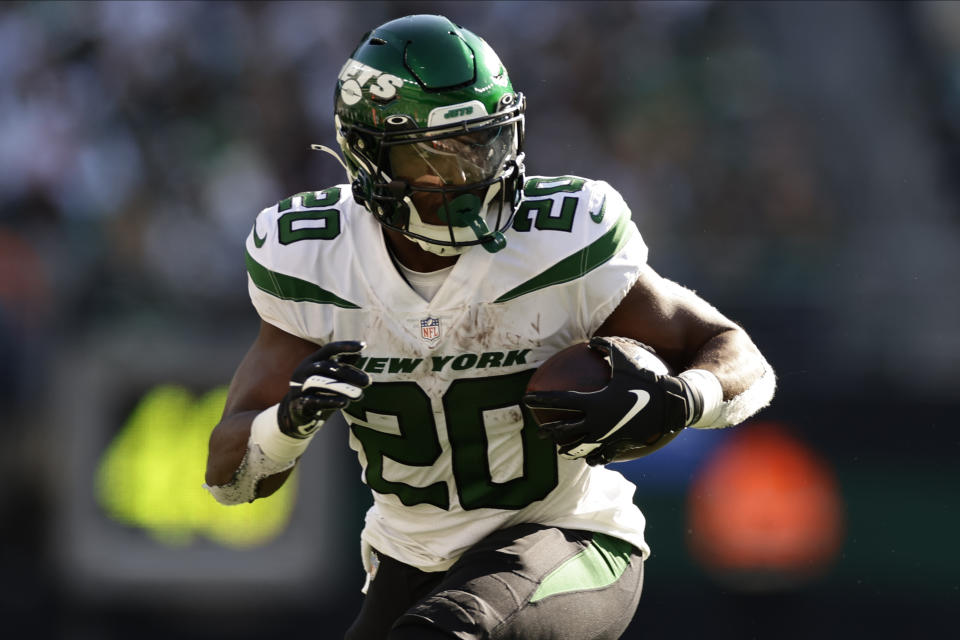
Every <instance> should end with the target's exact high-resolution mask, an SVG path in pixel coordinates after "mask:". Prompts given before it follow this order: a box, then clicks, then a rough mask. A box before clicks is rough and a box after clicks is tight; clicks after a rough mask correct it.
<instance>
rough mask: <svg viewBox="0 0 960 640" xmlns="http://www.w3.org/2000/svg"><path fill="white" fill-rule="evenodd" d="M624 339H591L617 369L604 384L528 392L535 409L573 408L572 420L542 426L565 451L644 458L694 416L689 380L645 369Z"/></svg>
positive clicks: (589, 456)
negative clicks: (586, 389) (585, 388)
mask: <svg viewBox="0 0 960 640" xmlns="http://www.w3.org/2000/svg"><path fill="white" fill-rule="evenodd" d="M622 340H624V339H623V338H620V339H613V340H610V339H607V338H599V337H595V338H592V339H591V340H590V345H589V346H590V348H592V349H596V350H597V351H600V352H601V353H603V354H604V355H607V356H609V357H610V362H611V365H612V369H613V373H612V377H611V378H610V382H609V383H607V386H606V387H604V388H603V389H600V390H599V391H592V392H580V391H538V392H533V393H528V394H526V395H525V396H524V397H523V401H524V403H525V404H526V405H527V406H528V407H530V408H532V409H566V410H570V411H571V417H570V419H568V420H560V421H557V422H549V423H546V424H543V425H541V426H540V429H541V437H544V438H550V439H551V440H553V441H554V442H555V443H556V444H557V445H559V447H560V455H561V456H563V457H565V458H569V459H576V458H583V457H586V461H587V463H588V464H591V465H595V464H606V463H607V462H611V461H614V460H625V459H630V458H636V457H640V456H642V455H646V454H647V453H649V452H651V451H653V450H655V449H657V448H659V447H660V446H663V445H664V444H666V442H669V440H672V439H673V437H674V436H675V435H676V434H677V433H679V432H680V431H681V430H682V429H683V428H684V427H685V426H686V425H687V424H690V422H691V420H690V419H691V418H692V417H694V416H693V415H692V414H694V413H695V408H694V407H690V406H689V405H690V404H691V403H689V402H688V400H687V388H688V386H689V385H688V383H687V382H686V381H685V380H683V379H681V378H677V377H675V376H670V375H659V374H656V373H654V372H653V371H650V370H648V369H643V368H640V367H639V366H638V365H637V364H636V363H635V362H634V361H633V359H631V358H630V356H629V354H627V353H625V352H624V351H623V349H622V348H621V346H620V344H618V341H622ZM631 342H634V341H631ZM634 344H636V345H638V346H641V347H643V348H645V349H648V350H649V348H648V347H646V346H645V345H641V344H640V343H637V342H634ZM693 397H695V396H693Z"/></svg>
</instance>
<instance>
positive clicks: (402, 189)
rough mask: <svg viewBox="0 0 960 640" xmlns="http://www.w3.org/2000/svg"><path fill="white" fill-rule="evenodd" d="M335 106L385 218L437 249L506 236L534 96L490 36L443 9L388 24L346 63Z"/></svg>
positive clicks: (363, 198)
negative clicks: (524, 90)
mask: <svg viewBox="0 0 960 640" xmlns="http://www.w3.org/2000/svg"><path fill="white" fill-rule="evenodd" d="M335 109H336V118H335V123H336V130H337V131H336V133H337V142H338V143H339V144H340V149H341V150H342V152H343V156H344V159H345V161H346V169H347V173H348V174H349V177H350V180H351V183H352V187H353V196H354V198H355V199H356V200H357V202H359V203H360V204H362V205H364V206H365V207H366V208H367V209H369V210H370V211H371V212H372V213H373V215H374V216H376V218H377V220H379V221H380V223H381V224H383V225H384V226H386V227H389V228H391V229H396V230H398V231H401V232H402V233H404V234H405V235H406V236H407V237H409V238H410V239H412V240H413V241H415V242H417V244H419V245H420V247H421V248H423V249H425V250H427V251H430V252H432V253H435V254H438V255H455V254H458V253H461V252H462V251H463V250H464V249H465V248H466V247H469V246H472V245H477V244H480V245H482V246H483V247H484V248H485V249H486V250H487V251H490V252H496V251H499V250H500V249H502V248H503V247H504V246H505V245H506V240H505V239H504V236H503V232H504V231H505V230H506V229H507V228H508V227H509V226H510V224H511V221H512V219H513V215H514V213H515V211H516V209H517V206H518V205H519V202H520V196H521V193H522V190H523V172H524V167H523V152H522V149H523V111H524V98H523V95H522V94H520V93H515V92H514V90H513V87H512V85H511V84H510V79H509V77H508V76H507V71H506V69H505V68H504V67H503V64H501V62H500V59H499V58H498V57H497V54H496V53H494V51H493V49H491V48H490V46H489V45H488V44H487V43H486V42H484V41H483V40H482V39H481V38H479V37H477V36H476V35H474V34H473V33H471V32H470V31H467V30H466V29H463V28H461V27H458V26H457V25H455V24H453V23H452V22H450V20H448V19H447V18H444V17H442V16H430V15H415V16H407V17H405V18H399V19H397V20H393V21H391V22H388V23H386V24H384V25H382V26H380V27H378V28H376V29H374V30H373V31H371V32H370V33H367V34H366V35H365V36H364V37H363V39H362V40H361V42H360V44H359V46H358V47H357V48H356V50H354V52H353V54H351V56H350V59H349V60H347V63H346V64H345V65H344V66H343V68H342V69H341V71H340V75H339V77H338V80H337V89H336V94H335ZM418 193H419V194H421V195H417V196H416V198H415V199H416V200H417V201H418V202H420V204H421V207H429V209H430V211H418V209H417V206H416V205H415V204H414V198H411V196H414V195H415V194H418ZM424 203H428V204H427V205H424ZM424 217H427V218H428V219H430V222H427V221H425V220H424Z"/></svg>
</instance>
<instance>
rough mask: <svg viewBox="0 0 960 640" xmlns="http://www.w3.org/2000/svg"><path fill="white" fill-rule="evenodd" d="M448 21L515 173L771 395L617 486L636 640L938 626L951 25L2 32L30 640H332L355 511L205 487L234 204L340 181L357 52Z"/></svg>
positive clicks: (957, 397) (105, 25) (373, 9)
mask: <svg viewBox="0 0 960 640" xmlns="http://www.w3.org/2000/svg"><path fill="white" fill-rule="evenodd" d="M409 13H444V14H446V15H448V16H449V17H450V18H452V19H453V20H454V21H456V22H458V23H460V24H462V25H463V26H465V27H468V28H470V29H471V30H473V31H475V32H477V33H478V34H480V35H481V36H483V37H485V38H486V39H487V40H488V41H489V42H490V44H491V45H492V46H493V47H494V49H495V50H496V51H497V52H498V53H499V54H500V56H501V58H502V59H503V61H504V63H505V64H506V65H507V67H508V69H509V70H510V73H511V76H512V78H513V81H514V86H515V87H517V88H518V89H519V90H522V91H524V92H525V93H526V94H527V96H528V99H529V111H528V114H527V132H528V135H527V140H528V148H527V157H528V168H529V170H530V172H531V173H536V174H547V175H551V174H554V175H555V174H571V173H572V174H578V175H583V176H588V177H597V178H603V179H606V180H608V181H609V182H611V183H612V184H613V185H614V186H615V187H616V188H618V189H619V190H620V191H621V192H622V193H623V194H624V196H625V197H626V199H627V201H628V202H629V203H631V205H632V209H633V212H634V218H635V220H636V222H637V223H638V225H639V226H640V229H641V231H642V232H643V233H644V235H645V237H646V239H647V242H648V244H649V245H650V246H651V258H650V260H651V263H652V264H653V265H654V267H655V268H657V269H658V270H659V271H660V272H661V273H663V274H664V275H666V276H668V277H671V278H673V279H676V280H679V281H681V282H683V283H685V284H687V285H688V286H691V287H693V288H695V289H697V290H698V291H699V292H700V293H701V294H702V295H704V296H705V297H706V298H707V299H708V300H710V301H712V302H713V303H715V304H716V305H717V306H719V307H720V308H721V309H722V310H724V311H725V312H726V313H727V314H728V315H730V316H731V317H733V318H734V319H736V320H737V321H739V322H741V323H742V324H743V325H745V326H746V327H747V329H748V330H749V331H750V332H751V334H752V335H753V336H754V338H755V340H756V341H757V342H758V344H759V345H760V346H761V348H762V349H763V350H764V351H765V352H766V354H767V355H768V357H769V359H770V360H771V362H772V363H773V364H774V366H775V368H776V369H777V371H778V374H779V377H780V387H779V393H778V396H777V398H776V400H775V404H774V406H772V407H771V408H770V409H768V410H767V411H765V412H764V413H763V414H762V415H761V416H760V417H759V418H758V419H757V420H754V421H752V422H750V423H749V424H747V425H745V426H743V427H740V428H739V429H736V430H728V431H722V432H709V433H700V432H698V433H692V434H690V433H685V434H683V435H682V437H681V438H678V439H677V440H676V441H675V442H674V443H673V444H671V446H670V447H668V448H667V449H664V450H663V451H661V452H658V453H657V454H656V455H654V456H651V457H650V458H649V459H646V460H642V461H636V462H632V463H627V464H624V465H622V466H621V468H622V470H623V471H624V473H626V474H627V475H629V476H630V477H631V478H632V479H633V480H634V481H635V482H636V483H637V484H638V487H639V488H638V491H637V496H636V500H637V502H638V503H639V504H640V505H641V507H642V508H643V509H644V511H645V512H646V514H647V516H648V536H649V539H650V541H651V544H652V547H653V549H654V554H653V558H652V559H651V561H650V562H649V563H648V564H647V576H646V589H645V594H644V597H643V599H642V600H641V604H640V609H639V613H638V616H637V619H636V621H635V623H634V624H633V625H632V626H631V629H630V631H629V632H628V635H627V637H629V638H641V637H642V638H666V637H670V638H691V637H701V636H706V635H709V636H710V637H714V638H738V639H739V638H810V637H824V638H846V637H849V636H850V635H851V634H857V635H865V634H870V635H871V636H872V637H874V638H901V637H928V636H933V635H935V634H936V635H937V636H938V637H939V636H943V635H950V631H949V629H951V628H955V625H956V623H955V621H954V620H955V617H956V614H957V613H958V611H960V559H958V554H957V544H956V541H957V540H958V539H960V512H958V502H957V501H958V498H957V496H958V495H960V477H958V474H957V457H958V452H960V438H958V436H957V426H956V424H955V422H954V421H955V419H956V414H957V410H958V409H960V393H958V387H960V385H958V378H960V294H958V289H960V284H958V280H960V277H958V276H960V208H958V204H960V3H951V2H942V3H941V2H925V3H921V2H914V3H904V4H901V3H886V2H874V3H854V2H845V3H801V2H796V3H794V2H790V3H782V2H771V3H760V2H748V3H734V2H730V3H725V2H724V3H721V2H709V1H701V2H644V3H628V2H617V3H606V2H590V3H585V4H581V3H577V2H558V3H552V2H551V3H534V2H531V3H520V2H490V3H471V2H452V3H435V2H409V3H408V2H395V3H380V2H357V3H285V2H272V3H261V2H245V3H239V2H215V3H213V2H211V3H193V2H169V3H164V2H130V3H126V2H118V3H113V2H82V3H67V2H9V3H4V4H3V5H2V6H0V487H2V488H0V612H2V613H3V614H4V620H5V621H6V622H7V625H8V628H9V629H15V628H18V627H19V628H21V629H23V630H25V631H27V630H28V631H29V633H30V635H31V637H35V638H69V639H72V638H114V637H116V638H121V637H122V638H126V637H139V638H198V639H199V638H232V639H237V638H253V637H263V636H264V635H265V634H269V635H270V636H275V635H280V634H285V635H287V636H289V637H292V638H301V637H302V638H307V637H310V638H335V637H340V635H341V634H342V631H343V630H344V629H345V628H346V626H347V625H348V624H349V622H350V621H351V619H352V617H353V615H354V613H355V612H356V610H357V607H358V606H359V602H360V594H359V589H360V587H361V584H362V578H363V577H362V575H361V568H360V564H359V555H358V541H357V535H358V533H359V530H360V526H361V519H362V514H363V511H364V509H365V508H366V506H367V504H368V502H369V498H368V497H367V494H366V491H365V489H364V488H363V487H362V486H361V485H360V483H359V480H358V475H359V474H358V471H359V468H358V466H357V463H356V462H355V459H354V457H353V455H352V453H351V452H349V451H348V450H347V449H346V445H345V442H346V437H345V435H344V433H343V430H342V429H338V428H335V427H331V428H327V429H325V430H324V432H323V433H322V436H321V438H320V441H319V442H317V443H315V444H314V446H313V447H311V449H310V451H309V452H308V455H307V464H305V465H303V467H302V470H301V471H300V472H298V474H299V475H298V476H297V477H296V481H295V482H291V483H290V486H289V487H288V488H287V489H285V490H284V491H285V492H284V493H282V494H278V495H277V496H276V497H274V498H272V499H271V500H269V501H264V502H262V503H257V504H254V505H250V506H244V507H238V508H236V509H234V510H230V509H226V508H221V507H219V506H217V505H216V504H215V503H213V501H212V499H209V498H208V497H207V496H206V495H205V494H204V492H203V491H202V490H201V489H200V484H201V482H202V475H203V461H204V457H205V446H206V445H205V441H206V437H207V434H208V432H209V429H210V427H211V426H212V424H213V423H214V422H215V421H216V419H217V416H218V413H219V410H220V408H221V406H222V402H223V388H224V385H226V384H227V383H228V381H229V377H230V375H231V373H232V371H233V368H234V367H235V366H236V364H237V363H238V362H239V359H240V358H241V356H242V354H243V352H244V350H245V348H246V346H247V345H248V344H249V342H250V341H251V340H252V338H253V337H254V335H255V331H256V317H255V314H254V312H253V311H252V309H251V308H250V306H249V304H248V301H247V297H246V285H245V275H244V267H243V259H242V248H241V247H242V242H243V239H244V237H245V236H246V234H247V232H248V230H249V226H250V224H251V222H252V220H253V218H254V216H255V215H256V213H257V212H258V211H259V210H260V209H261V208H262V207H264V206H267V205H269V204H271V203H273V202H276V201H277V200H279V199H281V198H282V197H284V196H286V195H289V194H292V193H296V192H299V191H303V190H305V189H313V188H321V187H325V186H328V185H330V184H334V183H336V182H339V181H341V180H342V173H341V169H340V167H339V166H338V165H337V164H336V163H334V162H333V161H332V160H331V159H330V158H329V157H327V156H326V155H323V154H317V153H311V152H310V151H309V150H308V144H309V143H311V142H319V143H323V144H327V145H333V144H334V139H333V134H332V113H331V111H332V92H333V82H334V79H335V77H336V74H337V72H338V71H339V68H340V66H341V65H342V64H343V62H344V61H345V59H346V58H347V56H348V55H349V53H350V51H351V50H352V48H353V46H354V45H355V43H356V42H357V41H358V39H359V37H360V35H361V34H362V33H363V32H364V31H366V30H367V29H369V28H372V27H373V26H375V25H377V24H380V23H382V22H384V21H386V20H388V19H392V18H394V17H399V16H401V15H405V14H409Z"/></svg>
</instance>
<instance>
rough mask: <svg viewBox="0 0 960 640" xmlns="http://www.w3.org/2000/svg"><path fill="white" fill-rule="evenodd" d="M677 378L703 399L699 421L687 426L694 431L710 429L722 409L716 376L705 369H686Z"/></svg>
mask: <svg viewBox="0 0 960 640" xmlns="http://www.w3.org/2000/svg"><path fill="white" fill-rule="evenodd" d="M678 377H679V378H682V379H683V380H685V381H686V382H687V384H689V385H690V386H691V387H693V388H694V389H695V390H696V391H697V392H699V394H700V397H701V398H702V399H703V412H702V413H701V414H700V419H699V420H697V421H696V422H694V423H693V424H690V425H687V426H689V427H693V428H694V429H709V428H711V427H712V426H713V425H714V423H715V422H716V421H717V419H718V418H719V417H720V411H721V409H722V407H723V388H722V387H721V386H720V381H719V380H717V376H715V375H713V374H712V373H711V372H709V371H707V370H706V369H687V370H686V371H684V372H683V373H681V374H680V375H679V376H678Z"/></svg>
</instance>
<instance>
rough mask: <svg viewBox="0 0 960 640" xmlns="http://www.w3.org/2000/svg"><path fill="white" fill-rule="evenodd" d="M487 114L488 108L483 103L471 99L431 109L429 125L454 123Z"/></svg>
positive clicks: (428, 117) (428, 118)
mask: <svg viewBox="0 0 960 640" xmlns="http://www.w3.org/2000/svg"><path fill="white" fill-rule="evenodd" d="M485 115H487V108H486V107H484V106H483V103H482V102H480V101H479V100H471V101H470V102H461V103H459V104H451V105H449V106H446V107H437V108H436V109H433V110H431V111H430V115H429V116H427V126H429V127H435V126H441V125H443V124H452V123H454V122H461V121H463V120H469V119H471V118H477V117H480V116H485Z"/></svg>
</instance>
